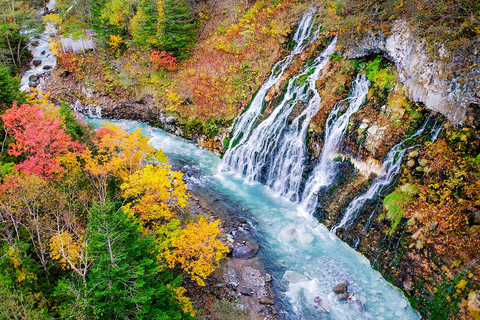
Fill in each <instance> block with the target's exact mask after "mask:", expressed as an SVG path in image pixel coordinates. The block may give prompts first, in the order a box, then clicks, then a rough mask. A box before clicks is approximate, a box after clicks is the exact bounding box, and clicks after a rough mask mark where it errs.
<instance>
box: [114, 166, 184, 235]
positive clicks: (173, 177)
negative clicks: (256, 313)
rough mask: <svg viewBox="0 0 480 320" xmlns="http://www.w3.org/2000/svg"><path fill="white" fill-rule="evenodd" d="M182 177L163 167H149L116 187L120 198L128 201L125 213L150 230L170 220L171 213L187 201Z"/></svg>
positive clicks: (180, 174)
mask: <svg viewBox="0 0 480 320" xmlns="http://www.w3.org/2000/svg"><path fill="white" fill-rule="evenodd" d="M165 159H166V157H165ZM182 176H183V174H182V173H181V172H178V171H172V170H171V167H170V166H169V165H167V164H166V163H158V164H156V165H151V164H149V165H147V166H146V167H144V168H142V169H140V170H138V171H136V172H135V173H133V174H132V175H130V176H128V177H127V178H126V179H125V181H124V183H123V184H122V185H121V187H120V188H121V189H122V191H123V196H124V197H125V198H130V199H132V201H131V202H130V203H128V204H126V205H125V209H126V210H127V211H129V212H130V213H132V214H133V215H135V217H136V218H137V219H138V220H140V222H141V223H142V225H153V226H154V225H157V224H163V223H164V222H166V221H168V220H170V219H172V218H173V217H174V216H175V213H174V210H173V209H174V208H180V209H182V208H184V207H185V205H186V204H187V198H188V197H189V195H188V193H187V186H186V185H185V183H184V182H183V180H182Z"/></svg>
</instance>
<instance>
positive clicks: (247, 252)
mask: <svg viewBox="0 0 480 320" xmlns="http://www.w3.org/2000/svg"><path fill="white" fill-rule="evenodd" d="M258 249H260V245H258V244H257V245H252V244H246V245H243V246H240V247H236V248H233V253H232V254H233V257H234V258H238V259H250V258H253V257H254V256H255V255H256V254H257V252H258Z"/></svg>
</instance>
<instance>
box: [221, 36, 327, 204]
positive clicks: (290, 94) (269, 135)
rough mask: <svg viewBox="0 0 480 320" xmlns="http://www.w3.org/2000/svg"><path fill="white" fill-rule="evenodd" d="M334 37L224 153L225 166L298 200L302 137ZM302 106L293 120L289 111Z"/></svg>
mask: <svg viewBox="0 0 480 320" xmlns="http://www.w3.org/2000/svg"><path fill="white" fill-rule="evenodd" d="M335 44H336V39H334V40H333V41H332V43H330V45H329V46H328V47H327V48H326V49H325V51H324V52H323V53H322V54H321V55H319V56H318V57H317V58H316V59H315V60H314V61H313V63H312V64H311V65H310V66H308V67H307V68H305V70H303V71H302V72H300V73H298V74H297V75H295V76H294V77H293V78H291V79H290V81H289V83H288V86H287V89H286V92H285V94H284V95H283V99H282V101H281V102H280V103H279V105H278V106H277V107H275V109H274V110H273V111H272V113H271V114H270V115H269V116H268V117H267V118H266V119H265V120H263V121H262V122H261V123H260V124H259V125H258V126H257V127H256V128H255V129H254V130H253V131H252V133H251V134H250V136H249V138H248V140H243V141H242V142H241V143H239V144H238V145H237V147H236V148H234V149H233V150H232V151H231V152H229V153H228V152H227V153H228V156H227V155H226V156H225V159H224V164H225V167H228V168H229V169H232V170H233V171H235V172H237V173H240V174H243V175H244V176H245V177H246V179H247V180H248V181H250V182H253V181H261V182H263V183H264V184H266V185H268V186H270V187H271V188H272V189H273V190H274V191H276V192H277V193H278V194H280V195H282V196H284V197H286V198H287V199H291V200H293V201H298V193H299V191H300V184H301V182H302V174H303V171H304V162H305V157H306V154H307V150H306V146H305V137H306V134H307V129H308V126H309V124H310V121H311V119H312V117H313V116H314V115H315V114H316V113H317V111H318V107H319V104H320V100H321V99H320V95H319V93H318V92H317V90H316V81H317V80H318V78H319V76H320V73H321V72H322V70H323V68H324V66H325V65H326V64H327V62H328V57H329V56H330V55H331V54H332V53H333V52H334V51H335ZM296 108H301V109H303V110H302V111H301V112H298V115H297V116H296V117H294V119H293V120H291V119H290V118H291V117H292V112H294V110H295V109H296Z"/></svg>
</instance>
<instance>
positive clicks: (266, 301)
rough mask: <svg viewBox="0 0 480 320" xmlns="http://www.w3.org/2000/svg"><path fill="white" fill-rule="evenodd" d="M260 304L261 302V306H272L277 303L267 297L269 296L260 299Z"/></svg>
mask: <svg viewBox="0 0 480 320" xmlns="http://www.w3.org/2000/svg"><path fill="white" fill-rule="evenodd" d="M258 302H259V303H260V304H268V305H270V306H271V305H274V304H275V302H274V301H273V299H272V298H270V297H267V296H263V297H260V298H258Z"/></svg>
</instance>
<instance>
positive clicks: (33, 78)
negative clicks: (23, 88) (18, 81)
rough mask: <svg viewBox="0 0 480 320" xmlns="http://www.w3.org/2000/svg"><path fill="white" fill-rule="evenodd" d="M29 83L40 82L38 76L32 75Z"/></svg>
mask: <svg viewBox="0 0 480 320" xmlns="http://www.w3.org/2000/svg"><path fill="white" fill-rule="evenodd" d="M28 81H32V82H35V81H38V76H37V75H36V74H32V75H31V76H30V77H28Z"/></svg>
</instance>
